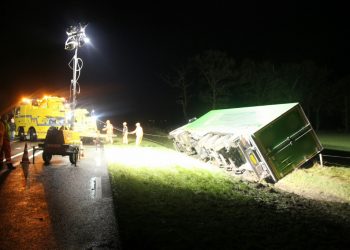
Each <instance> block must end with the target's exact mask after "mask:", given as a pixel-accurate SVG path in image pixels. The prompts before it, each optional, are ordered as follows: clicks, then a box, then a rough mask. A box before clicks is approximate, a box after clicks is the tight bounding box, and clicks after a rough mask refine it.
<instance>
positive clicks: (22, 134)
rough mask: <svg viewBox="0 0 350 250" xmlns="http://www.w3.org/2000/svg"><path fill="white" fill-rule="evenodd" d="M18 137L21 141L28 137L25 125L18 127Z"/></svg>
mask: <svg viewBox="0 0 350 250" xmlns="http://www.w3.org/2000/svg"><path fill="white" fill-rule="evenodd" d="M18 137H19V140H20V141H24V140H25V139H26V138H25V136H24V129H23V127H20V128H18Z"/></svg>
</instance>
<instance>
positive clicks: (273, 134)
mask: <svg viewBox="0 0 350 250" xmlns="http://www.w3.org/2000/svg"><path fill="white" fill-rule="evenodd" d="M169 136H170V138H172V139H173V141H174V147H175V149H176V150H178V151H180V152H184V153H187V154H188V155H192V156H196V157H199V158H200V159H201V160H203V161H209V162H211V163H213V164H215V165H218V166H220V167H223V168H226V169H227V170H230V171H233V172H234V173H236V174H243V173H244V172H247V173H248V172H249V173H255V175H256V177H257V179H259V180H262V179H265V180H268V181H272V182H277V181H278V180H280V179H281V178H283V177H284V176H285V175H287V174H288V173H290V172H291V171H293V170H294V169H295V168H298V167H300V166H301V165H303V164H305V163H306V162H307V161H309V160H310V159H312V158H313V157H314V156H316V155H317V154H318V153H320V152H321V151H322V149H323V148H322V145H321V143H320V141H319V140H318V138H317V136H316V133H315V131H314V130H313V128H312V126H311V124H310V122H309V121H308V119H307V117H306V115H305V113H304V111H303V109H302V108H301V106H300V105H299V104H298V103H287V104H277V105H266V106H255V107H246V108H234V109H221V110H212V111H210V112H208V113H207V114H205V115H203V116H202V117H200V118H198V119H196V120H195V121H193V122H191V123H189V124H186V125H184V126H182V127H180V128H177V129H175V130H173V131H171V132H170V133H169Z"/></svg>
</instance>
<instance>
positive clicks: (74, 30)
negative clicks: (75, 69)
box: [64, 23, 89, 50]
mask: <svg viewBox="0 0 350 250" xmlns="http://www.w3.org/2000/svg"><path fill="white" fill-rule="evenodd" d="M86 26H87V24H81V23H79V26H70V27H69V28H68V29H67V31H66V33H67V36H68V38H67V40H66V44H65V47H64V48H65V49H66V50H73V49H76V48H77V47H82V46H83V45H84V44H85V43H86V42H87V41H89V38H88V37H87V36H86V34H85V28H86Z"/></svg>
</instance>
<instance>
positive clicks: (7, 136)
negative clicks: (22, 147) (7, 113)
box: [1, 121, 11, 140]
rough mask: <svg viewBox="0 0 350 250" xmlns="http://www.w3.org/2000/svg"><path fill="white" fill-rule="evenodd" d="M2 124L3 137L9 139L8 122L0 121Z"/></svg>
mask: <svg viewBox="0 0 350 250" xmlns="http://www.w3.org/2000/svg"><path fill="white" fill-rule="evenodd" d="M1 123H2V125H3V126H4V130H5V131H4V132H3V139H7V140H10V138H11V131H10V125H9V124H8V122H5V121H1Z"/></svg>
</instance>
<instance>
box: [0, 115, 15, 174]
mask: <svg viewBox="0 0 350 250" xmlns="http://www.w3.org/2000/svg"><path fill="white" fill-rule="evenodd" d="M1 123H2V126H1V127H2V128H1V129H0V130H2V131H3V132H0V133H1V136H0V137H1V138H2V139H0V140H2V145H1V149H0V167H2V166H3V162H4V160H3V158H4V154H5V158H6V164H7V168H8V169H9V170H13V169H15V167H14V166H13V165H12V160H11V144H10V137H11V135H10V125H9V124H8V116H7V115H1Z"/></svg>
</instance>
